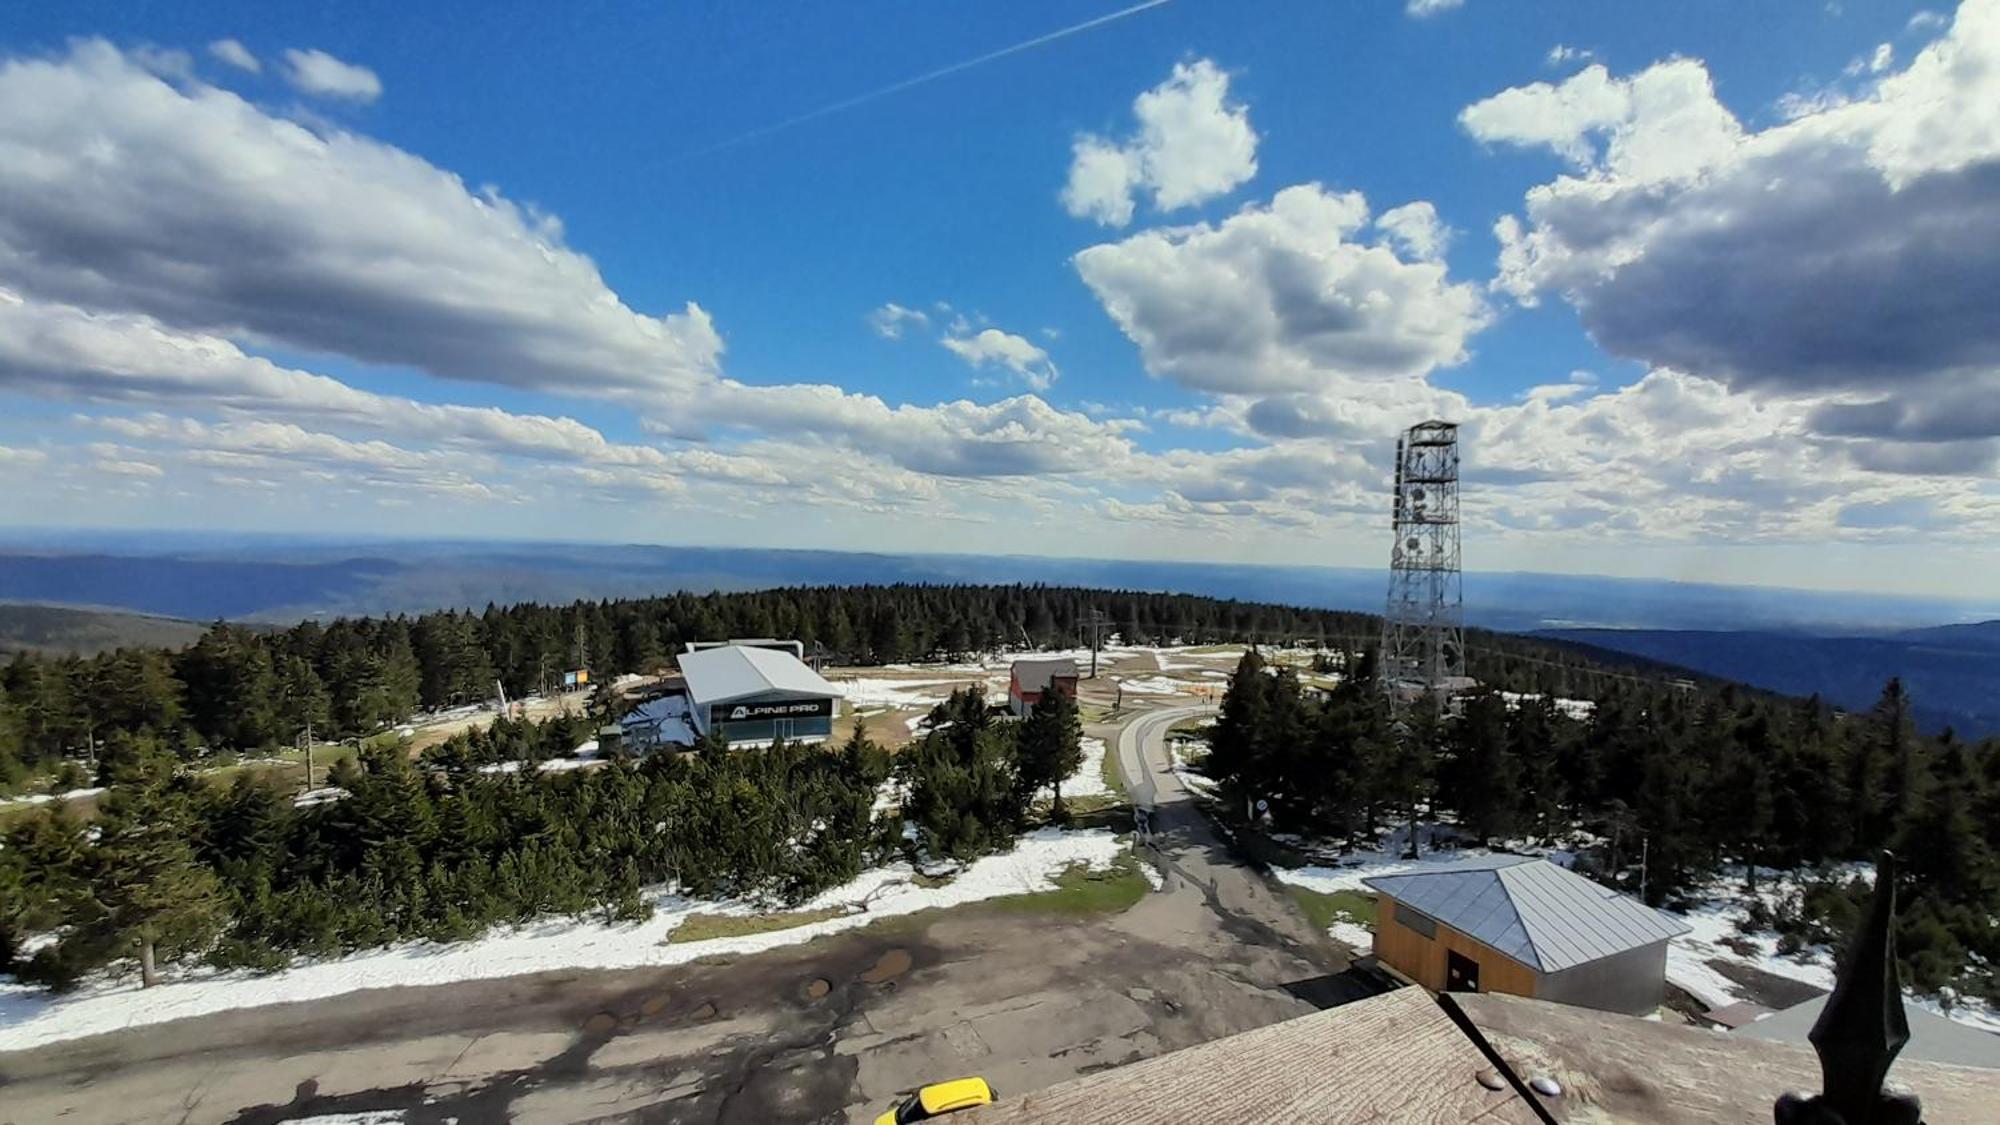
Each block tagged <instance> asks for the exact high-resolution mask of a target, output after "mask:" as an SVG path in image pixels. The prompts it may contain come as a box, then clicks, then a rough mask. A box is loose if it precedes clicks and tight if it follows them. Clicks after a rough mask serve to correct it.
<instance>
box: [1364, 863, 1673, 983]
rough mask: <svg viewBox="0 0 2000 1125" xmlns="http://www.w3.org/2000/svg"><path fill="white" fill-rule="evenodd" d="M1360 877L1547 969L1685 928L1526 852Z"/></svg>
mask: <svg viewBox="0 0 2000 1125" xmlns="http://www.w3.org/2000/svg"><path fill="white" fill-rule="evenodd" d="M1361 881H1362V882H1363V883H1364V884H1366V885H1367V886H1369V887H1372V888H1374V889H1375V890H1376V891H1379V892H1381V893H1382V894H1384V895H1386V896H1388V897H1389V898H1392V899H1395V900H1396V901H1397V902H1399V903H1405V904H1407V905H1409V906H1413V907H1415V908H1416V909H1418V910H1421V911H1423V912H1424V913H1425V914H1428V915H1430V916H1431V917H1433V918H1435V919H1437V920H1438V921H1440V922H1443V923H1444V924H1445V925H1447V926H1450V927H1451V928H1452V929H1454V930H1457V931H1458V932H1460V933H1462V934H1467V935H1469V936H1471V937H1474V938H1477V939H1478V940H1479V941H1481V942H1483V943H1485V944H1487V945H1490V946H1492V947H1493V948H1494V949H1497V950H1499V951H1500V952H1502V953H1504V954H1506V955H1507V956H1509V957H1512V958H1513V959H1514V960H1516V961H1519V962H1521V963H1522V964H1524V965H1528V966H1529V967H1531V968H1535V969H1539V970H1541V971H1542V972H1545V973H1554V972H1560V971H1562V970H1563V969H1567V968H1570V967H1572V966H1575V965H1581V964H1584V963H1585V962H1588V961H1596V960H1599V959H1600V958H1604V957H1609V956H1611V955H1612V954H1614V953H1623V952H1625V951H1626V950H1628V949H1637V948H1638V947H1640V946H1642V945H1651V944H1653V943H1654V942H1656V941H1665V940H1666V939H1668V938H1671V937H1678V936H1680V935H1681V934H1684V933H1687V932H1688V930H1689V926H1688V925H1687V924H1686V923H1685V922H1682V921H1681V920H1680V919H1678V918H1675V917H1673V916H1672V915H1670V914H1663V913H1661V912H1660V911H1658V910H1654V909H1653V908H1652V907H1650V906H1647V905H1646V904H1645V903H1643V902H1640V901H1639V900H1638V899H1635V898H1631V897H1629V896H1627V895H1623V894H1620V893H1619V892H1617V891H1614V890H1612V889H1611V888H1609V887H1606V886H1603V885H1601V884H1599V883H1595V882H1592V881H1591V880H1589V879H1586V878H1584V877H1583V876H1581V875H1578V874H1577V873H1576V872H1574V871H1571V870H1569V869H1568V868H1565V867H1559V866H1557V865H1556V864H1553V863H1550V862H1548V861H1547V860H1541V859H1535V858H1533V857H1531V856H1494V857H1492V858H1490V859H1483V860H1475V861H1472V862H1468V863H1464V864H1458V865H1455V866H1452V867H1449V868H1445V869H1443V870H1437V871H1413V872H1409V873H1407V874H1402V875H1376V876H1373V877H1371V878H1367V879H1363V880H1361Z"/></svg>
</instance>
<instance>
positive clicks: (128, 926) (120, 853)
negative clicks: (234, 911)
mask: <svg viewBox="0 0 2000 1125" xmlns="http://www.w3.org/2000/svg"><path fill="white" fill-rule="evenodd" d="M97 827H98V830H99V835H98V842H97V845H96V846H95V848H94V849H93V852H94V857H93V865H92V866H93V868H94V871H93V878H92V879H91V881H90V885H89V888H88V902H87V904H84V905H82V906H81V907H80V908H77V909H73V910H72V914H71V916H72V918H73V919H74V920H75V921H76V923H77V928H76V930H75V932H73V933H71V934H70V935H69V936H67V937H65V938H64V939H63V944H64V945H68V944H70V943H71V942H76V943H78V944H80V945H81V946H83V947H84V948H85V949H87V950H93V951H101V953H102V954H103V955H105V956H106V958H107V959H108V958H109V957H115V956H125V955H129V956H136V957H137V958H138V960H139V972H140V981H141V984H142V985H143V986H144V987H146V988H151V987H152V986H153V985H155V984H158V983H159V966H160V965H161V964H163V963H172V962H174V961H178V960H180V959H182V958H184V957H188V956H191V955H195V954H199V953H201V952H203V951H204V950H206V949H207V947H208V945H209V944H210V943H211V942H212V941H213V940H214V939H215V937H216V935H217V934H218V933H219V932H220V931H221V928H222V924H223V907H224V898H223V894H222V887H221V884H220V883H219V882H218V881H217V880H216V878H215V874H214V872H212V871H211V870H209V868H208V867H207V866H206V865H204V864H202V863H201V862H200V861H199V860H198V859H196V858H195V854H194V849H193V848H192V847H191V846H190V845H189V843H188V839H189V836H190V828H191V824H190V818H189V816H188V813H187V810H186V808H185V806H184V804H183V803H182V801H181V800H180V799H179V798H178V796H177V795H175V794H173V793H171V792H169V790H168V788H167V787H166V786H165V785H162V784H158V783H154V784H147V785H141V786H137V787H134V788H130V789H120V790H114V791H113V792H112V793H111V794H110V795H109V796H108V797H107V798H106V799H105V801H104V803H103V804H102V805H101V806H100V808H99V815H98V821H97Z"/></svg>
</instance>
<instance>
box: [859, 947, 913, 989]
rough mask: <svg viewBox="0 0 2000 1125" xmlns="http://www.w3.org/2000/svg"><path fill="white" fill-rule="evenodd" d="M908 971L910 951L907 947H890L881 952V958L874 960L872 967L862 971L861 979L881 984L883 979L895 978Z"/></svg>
mask: <svg viewBox="0 0 2000 1125" xmlns="http://www.w3.org/2000/svg"><path fill="white" fill-rule="evenodd" d="M909 971H910V951H909V950H907V949H891V950H889V951H888V952H887V953H884V954H882V956H881V958H880V959H879V960H877V961H876V962H875V967H874V968H872V969H870V970H868V971H867V972H865V973H862V974H861V979H862V980H865V981H867V982H868V983H869V984H881V983H882V982H883V981H889V980H895V979H896V978H897V977H900V976H902V975H903V974H904V973H907V972H909Z"/></svg>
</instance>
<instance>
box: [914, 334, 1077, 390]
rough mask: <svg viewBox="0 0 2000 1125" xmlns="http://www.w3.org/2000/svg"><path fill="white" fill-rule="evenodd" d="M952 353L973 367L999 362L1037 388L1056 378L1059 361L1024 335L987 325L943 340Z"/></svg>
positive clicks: (1046, 386) (1046, 385) (1044, 386)
mask: <svg viewBox="0 0 2000 1125" xmlns="http://www.w3.org/2000/svg"><path fill="white" fill-rule="evenodd" d="M940 342H941V343H942V344H944V346H945V348H946V350H948V351H950V352H951V354H953V355H955V356H957V357H958V358H960V359H962V360H964V361H965V362H967V363H969V364H971V365H972V366H974V367H986V366H989V365H997V366H1000V367H1004V368H1006V369H1007V370H1009V371H1011V372H1013V373H1014V374H1015V375H1016V376H1018V377H1019V378H1020V379H1021V381H1022V382H1024V383H1026V384H1027V385H1028V386H1030V387H1033V388H1034V389H1035V390H1038V391H1040V390H1047V389H1048V387H1049V385H1050V384H1052V383H1054V382H1055V381H1056V377H1057V375H1058V372H1057V371H1056V365H1055V364H1054V363H1052V362H1050V360H1049V353H1048V352H1046V351H1043V350H1042V349H1041V347H1040V346H1038V345H1036V344H1035V343H1034V342H1033V341H1031V340H1029V339H1028V338H1027V337H1025V336H1016V335H1015V334H1013V333H1012V332H1002V331H1001V330H1000V329H998V328H984V329H981V330H980V331H978V332H976V333H969V334H957V335H949V336H946V337H944V339H943V340H941V341H940Z"/></svg>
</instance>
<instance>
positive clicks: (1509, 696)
mask: <svg viewBox="0 0 2000 1125" xmlns="http://www.w3.org/2000/svg"><path fill="white" fill-rule="evenodd" d="M1500 698H1501V699H1503V700H1505V701H1506V702H1507V709H1508V710H1510V711H1512V710H1514V709H1515V708H1517V707H1519V706H1520V705H1521V701H1522V700H1524V699H1540V698H1541V696H1540V695H1539V694H1536V693H1534V692H1526V693H1523V692H1518V691H1503V692H1501V693H1500ZM1555 704H1556V710H1558V711H1560V712H1562V713H1563V714H1565V715H1568V716H1569V717H1570V718H1572V719H1575V720H1576V721H1578V722H1583V721H1585V720H1587V719H1589V718H1590V716H1591V714H1592V713H1593V712H1595V711H1596V710H1597V704H1596V703H1595V702H1593V701H1591V700H1588V699H1564V698H1562V697H1560V696H1558V697H1556V701H1555Z"/></svg>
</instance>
